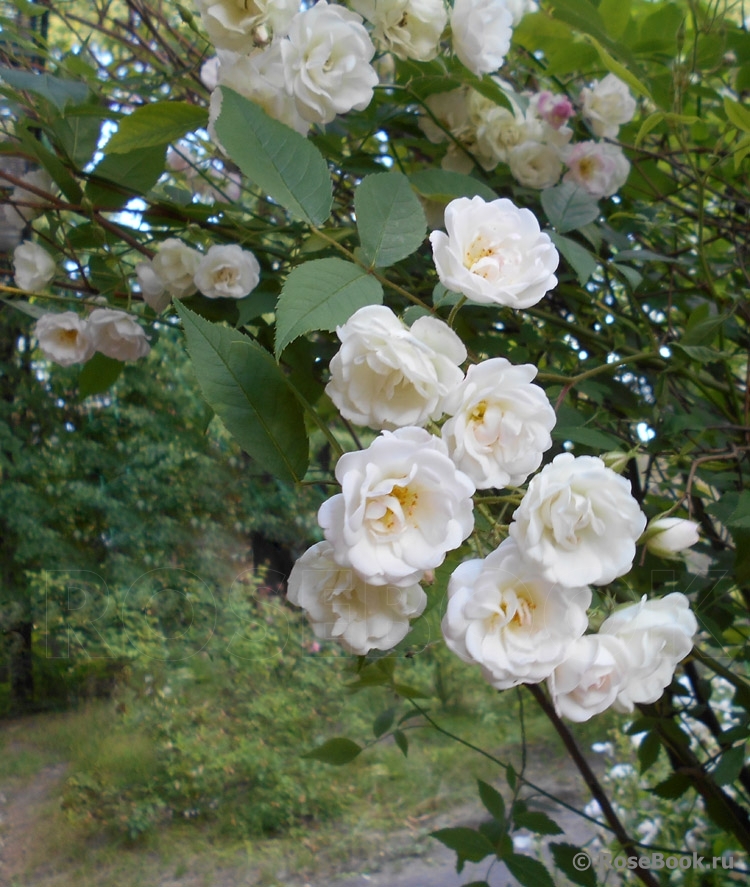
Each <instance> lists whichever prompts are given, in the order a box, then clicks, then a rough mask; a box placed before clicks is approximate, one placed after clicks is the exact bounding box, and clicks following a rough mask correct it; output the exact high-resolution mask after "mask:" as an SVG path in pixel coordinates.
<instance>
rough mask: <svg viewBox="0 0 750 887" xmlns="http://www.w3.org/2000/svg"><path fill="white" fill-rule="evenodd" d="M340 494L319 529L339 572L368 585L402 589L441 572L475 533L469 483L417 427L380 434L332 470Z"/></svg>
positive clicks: (323, 509)
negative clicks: (352, 573)
mask: <svg viewBox="0 0 750 887" xmlns="http://www.w3.org/2000/svg"><path fill="white" fill-rule="evenodd" d="M336 479H337V480H338V481H339V483H340V484H341V488H342V492H341V493H339V494H338V495H337V496H333V497H332V498H331V499H328V501H326V502H324V503H323V504H322V505H321V506H320V509H319V511H318V523H319V524H320V526H321V527H322V528H323V531H324V533H325V537H326V539H327V540H328V541H329V542H330V543H331V545H332V546H333V550H334V557H335V559H336V561H337V563H339V564H341V565H342V566H351V567H353V568H354V569H355V570H356V571H357V572H358V573H359V574H360V576H362V577H363V578H364V579H365V580H367V581H368V582H370V583H371V584H373V585H398V586H399V587H402V588H403V587H406V586H409V585H413V584H414V583H415V582H418V581H419V580H420V579H421V578H422V576H423V574H424V572H425V570H432V569H434V568H435V567H439V566H440V564H442V562H443V561H444V560H445V555H446V553H447V552H448V551H451V550H452V549H454V548H458V547H459V545H460V544H461V543H462V542H463V541H464V539H466V538H467V537H468V536H469V534H470V533H471V531H472V529H473V528H474V513H473V502H472V498H471V497H472V494H473V493H474V484H473V483H472V482H471V481H470V480H469V478H468V477H467V476H466V475H465V474H464V473H463V472H461V471H459V470H458V469H457V468H456V466H455V465H454V464H453V462H451V460H450V456H449V455H448V450H447V448H446V446H445V444H444V443H443V442H442V441H441V440H440V439H439V438H437V437H433V436H432V435H431V434H430V433H429V432H427V431H425V430H424V429H423V428H411V427H409V428H399V429H398V431H393V432H389V431H384V432H383V433H382V434H381V435H380V437H377V438H376V439H375V440H374V441H373V442H372V443H371V444H370V446H369V447H368V448H367V449H366V450H358V451H356V452H351V453H345V454H344V455H343V456H342V457H341V458H340V459H339V461H338V463H337V465H336Z"/></svg>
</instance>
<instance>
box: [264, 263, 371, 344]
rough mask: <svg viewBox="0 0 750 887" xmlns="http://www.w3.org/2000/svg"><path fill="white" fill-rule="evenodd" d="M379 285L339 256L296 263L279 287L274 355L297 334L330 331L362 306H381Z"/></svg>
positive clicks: (357, 267)
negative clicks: (338, 257) (300, 263)
mask: <svg viewBox="0 0 750 887" xmlns="http://www.w3.org/2000/svg"><path fill="white" fill-rule="evenodd" d="M382 304H383V288H382V287H381V285H380V284H379V283H378V281H377V280H375V278H374V277H371V276H370V275H369V274H368V273H367V271H365V270H364V269H363V268H360V267H359V266H358V265H354V264H353V263H352V262H346V261H344V260H343V259H335V258H331V259H313V261H311V262H305V263H304V264H302V265H298V266H297V267H296V268H295V269H294V270H293V271H292V272H291V274H290V275H289V276H288V277H287V279H286V281H285V283H284V286H283V287H282V288H281V295H280V296H279V302H278V305H277V308H276V357H277V359H278V358H279V357H280V355H281V354H282V353H283V351H284V349H285V348H286V346H287V345H288V344H289V343H290V342H293V341H294V340H295V339H296V338H298V337H299V336H303V335H304V334H305V333H309V332H312V331H313V330H328V331H329V332H332V331H333V330H335V329H336V327H337V326H339V325H340V324H342V323H345V322H346V321H347V320H348V319H349V318H350V317H351V316H352V314H354V312H355V311H357V309H359V308H363V307H364V306H365V305H382Z"/></svg>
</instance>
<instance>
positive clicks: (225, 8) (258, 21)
mask: <svg viewBox="0 0 750 887" xmlns="http://www.w3.org/2000/svg"><path fill="white" fill-rule="evenodd" d="M198 6H199V8H200V14H201V22H202V23H203V27H204V28H205V29H206V32H207V33H208V36H209V37H210V38H211V42H212V43H213V44H214V46H216V47H217V48H219V49H231V50H234V51H235V52H250V51H251V50H252V49H253V48H254V46H255V45H256V42H265V40H267V39H268V34H267V32H266V31H265V29H263V30H261V31H260V32H259V33H258V34H257V41H256V35H255V32H256V31H257V30H258V28H260V27H261V26H262V25H270V26H271V28H272V29H273V31H274V33H277V34H283V33H284V31H285V30H286V28H287V27H288V25H289V22H291V20H292V18H293V17H294V15H295V13H296V12H297V11H298V9H299V3H298V2H297V0H198Z"/></svg>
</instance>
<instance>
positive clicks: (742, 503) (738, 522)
mask: <svg viewBox="0 0 750 887" xmlns="http://www.w3.org/2000/svg"><path fill="white" fill-rule="evenodd" d="M726 525H727V526H728V527H729V528H730V529H731V530H748V529H750V490H743V491H742V493H740V496H739V498H738V500H737V506H736V507H735V509H734V511H733V512H732V513H731V514H730V515H729V517H728V518H727V519H726Z"/></svg>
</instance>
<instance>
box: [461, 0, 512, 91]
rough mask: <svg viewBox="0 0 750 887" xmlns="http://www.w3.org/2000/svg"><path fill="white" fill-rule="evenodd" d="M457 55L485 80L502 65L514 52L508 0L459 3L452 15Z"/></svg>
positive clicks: (468, 0)
mask: <svg viewBox="0 0 750 887" xmlns="http://www.w3.org/2000/svg"><path fill="white" fill-rule="evenodd" d="M451 31H452V34H453V51H454V52H455V53H456V55H457V56H458V58H459V60H460V61H461V63H462V64H463V65H464V67H466V68H468V69H469V70H470V71H471V72H472V73H474V74H476V75H477V76H478V77H481V76H482V74H489V73H490V72H492V71H497V69H498V68H499V67H500V65H502V63H503V61H504V59H505V54H506V53H507V52H508V50H509V49H510V38H511V35H512V33H513V15H512V13H511V12H510V10H509V9H508V8H507V6H506V0H455V2H454V4H453V12H452V13H451Z"/></svg>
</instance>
